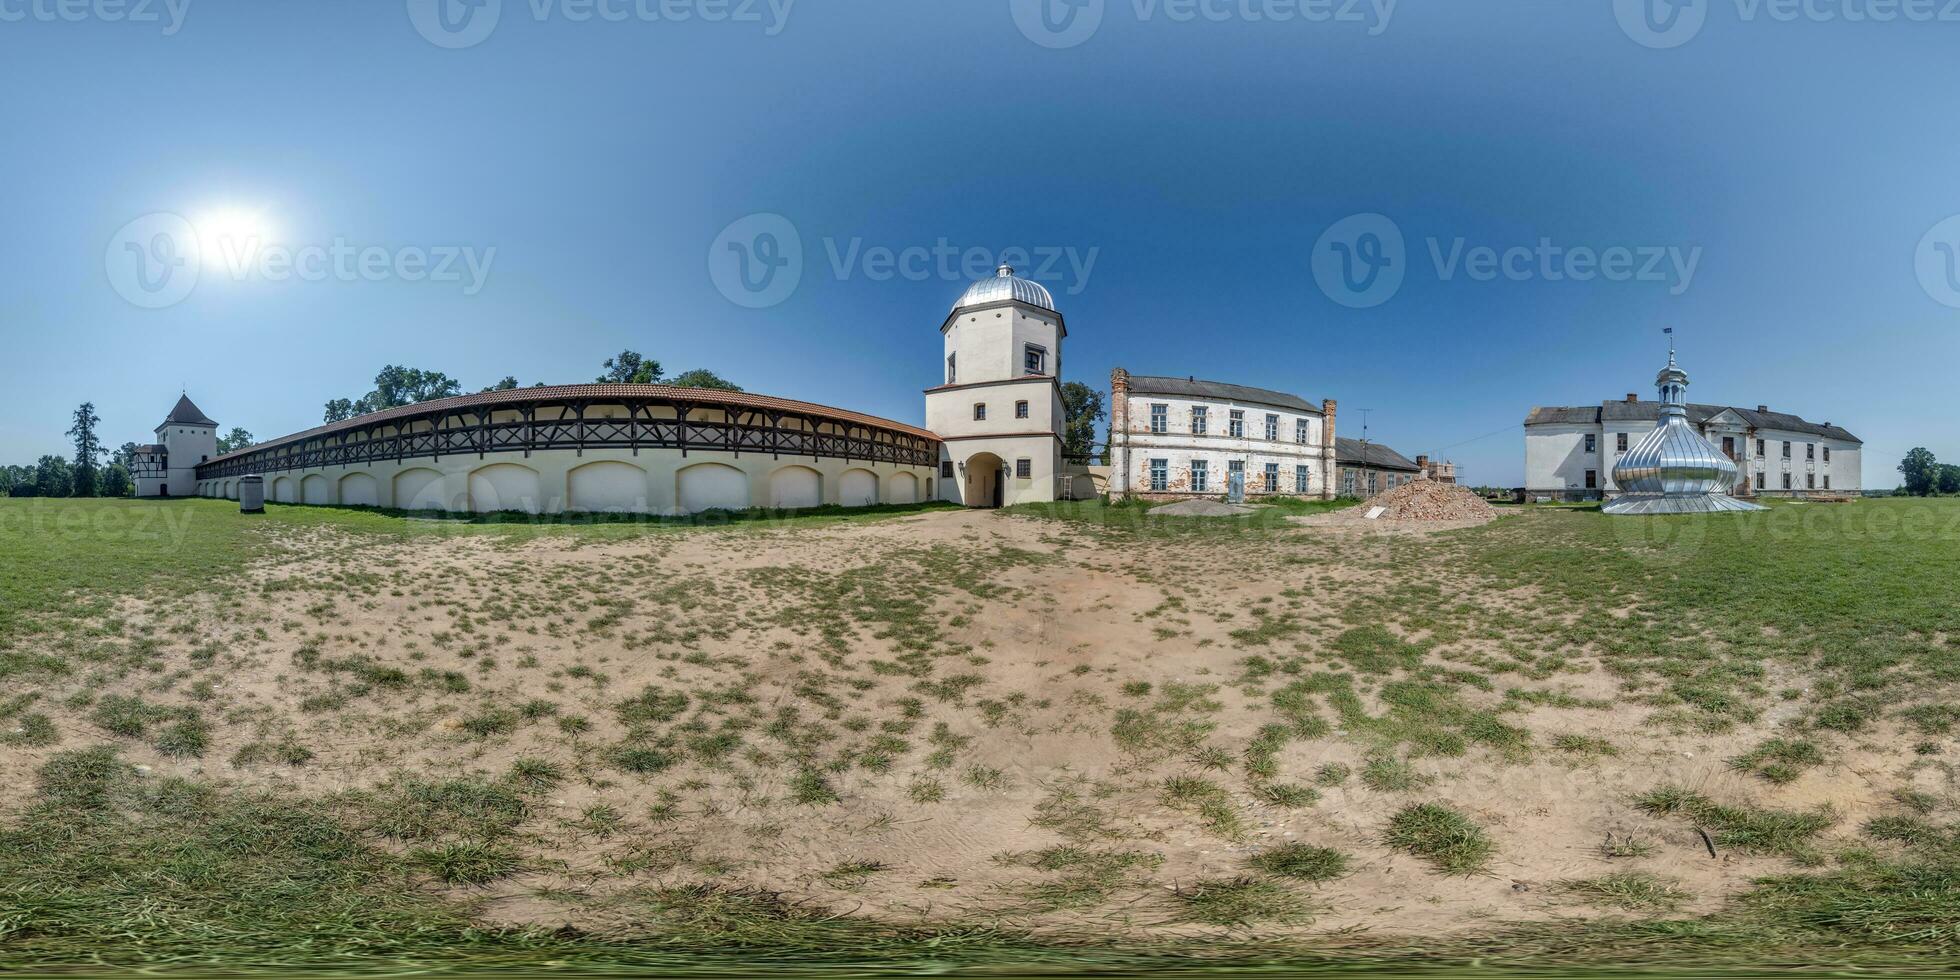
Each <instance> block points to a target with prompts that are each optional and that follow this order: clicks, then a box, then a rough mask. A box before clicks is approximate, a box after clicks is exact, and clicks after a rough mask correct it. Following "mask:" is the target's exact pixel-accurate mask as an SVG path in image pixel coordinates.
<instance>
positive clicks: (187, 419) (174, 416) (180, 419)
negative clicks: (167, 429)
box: [157, 395, 218, 429]
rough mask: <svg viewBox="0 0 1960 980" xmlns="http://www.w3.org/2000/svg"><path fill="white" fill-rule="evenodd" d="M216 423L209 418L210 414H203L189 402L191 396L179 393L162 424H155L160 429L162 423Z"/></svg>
mask: <svg viewBox="0 0 1960 980" xmlns="http://www.w3.org/2000/svg"><path fill="white" fill-rule="evenodd" d="M217 424H218V423H216V422H214V421H212V420H211V417H210V416H208V415H205V414H204V411H203V410H202V409H200V408H198V407H197V406H196V405H193V404H191V396H189V395H179V396H177V406H176V407H175V408H172V409H171V410H170V414H169V415H168V416H167V417H165V418H164V420H163V425H159V426H157V428H159V429H161V428H163V426H164V425H217Z"/></svg>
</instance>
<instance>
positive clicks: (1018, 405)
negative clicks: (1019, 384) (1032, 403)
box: [1014, 402, 1028, 419]
mask: <svg viewBox="0 0 1960 980" xmlns="http://www.w3.org/2000/svg"><path fill="white" fill-rule="evenodd" d="M1014 417H1015V418H1017V419H1024V418H1027V417H1028V403H1027V402H1015V403H1014Z"/></svg>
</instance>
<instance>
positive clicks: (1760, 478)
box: [1524, 395, 1864, 500]
mask: <svg viewBox="0 0 1960 980" xmlns="http://www.w3.org/2000/svg"><path fill="white" fill-rule="evenodd" d="M1660 408H1661V405H1660V403H1659V402H1656V401H1643V400H1641V399H1640V398H1639V396H1637V395H1628V396H1626V398H1625V399H1624V400H1622V401H1609V402H1602V403H1601V404H1598V405H1585V406H1578V407H1551V408H1533V409H1532V410H1531V414H1530V415H1528V416H1527V417H1526V418H1525V421H1524V446H1525V452H1524V457H1525V494H1526V497H1527V499H1535V498H1540V497H1550V498H1554V499H1560V500H1597V499H1601V498H1604V497H1610V496H1612V495H1614V494H1616V493H1618V492H1619V488H1618V487H1616V486H1614V484H1613V464H1614V462H1615V461H1617V460H1618V459H1619V457H1620V455H1621V454H1623V453H1625V452H1626V451H1627V450H1628V448H1630V447H1632V446H1634V445H1636V444H1638V443H1639V442H1640V437H1641V436H1642V435H1644V434H1645V433H1647V432H1649V431H1651V430H1652V429H1653V428H1654V425H1655V423H1656V422H1657V421H1658V419H1659V418H1660ZM1688 424H1689V425H1691V426H1693V427H1694V429H1695V431H1697V432H1699V433H1701V435H1702V436H1703V437H1704V438H1706V439H1707V440H1708V441H1709V442H1711V443H1714V444H1715V445H1716V446H1719V447H1721V450H1722V452H1723V453H1725V454H1727V455H1728V457H1729V458H1730V459H1732V460H1734V461H1735V464H1736V474H1737V475H1736V485H1735V488H1734V490H1733V491H1732V496H1736V497H1752V496H1756V495H1758V494H1765V495H1770V496H1800V495H1803V494H1806V493H1812V492H1815V493H1826V492H1828V493H1847V494H1856V493H1859V492H1860V491H1861V490H1862V489H1863V479H1864V477H1863V473H1862V466H1863V455H1864V452H1863V451H1864V443H1863V442H1861V441H1860V440H1859V439H1858V437H1857V436H1854V435H1852V434H1851V433H1850V432H1847V431H1845V430H1844V429H1842V428H1839V427H1838V426H1835V425H1832V424H1831V423H1829V422H1811V421H1808V420H1805V419H1803V418H1800V417H1798V416H1795V415H1791V414H1789V413H1787V412H1772V411H1770V410H1769V406H1767V405H1758V406H1756V407H1755V409H1754V410H1753V411H1752V410H1750V409H1745V408H1733V407H1729V406H1724V405H1689V406H1688Z"/></svg>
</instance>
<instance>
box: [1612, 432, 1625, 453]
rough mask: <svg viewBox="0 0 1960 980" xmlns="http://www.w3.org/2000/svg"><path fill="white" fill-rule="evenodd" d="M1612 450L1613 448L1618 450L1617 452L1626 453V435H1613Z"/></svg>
mask: <svg viewBox="0 0 1960 980" xmlns="http://www.w3.org/2000/svg"><path fill="white" fill-rule="evenodd" d="M1613 448H1614V449H1616V450H1618V451H1620V452H1626V451H1627V434H1626V433H1624V432H1620V433H1616V434H1615V435H1614V436H1613Z"/></svg>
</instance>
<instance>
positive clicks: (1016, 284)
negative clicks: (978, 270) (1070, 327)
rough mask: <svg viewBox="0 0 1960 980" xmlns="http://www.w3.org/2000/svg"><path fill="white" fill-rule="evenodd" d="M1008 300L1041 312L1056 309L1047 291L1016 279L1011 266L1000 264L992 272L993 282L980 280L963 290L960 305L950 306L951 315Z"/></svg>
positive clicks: (1030, 282) (1039, 286) (1051, 296)
mask: <svg viewBox="0 0 1960 980" xmlns="http://www.w3.org/2000/svg"><path fill="white" fill-rule="evenodd" d="M1009 300H1011V301H1014V302H1017V303H1026V304H1028V305H1029V306H1039V307H1041V308H1042V309H1044V310H1052V309H1054V308H1055V297H1054V294H1052V293H1050V292H1049V291H1048V287H1047V286H1043V285H1042V284H1040V283H1038V282H1035V281H1034V280H1032V279H1023V278H1021V277H1020V276H1017V275H1015V274H1014V267H1013V266H1011V265H1008V264H1006V263H1002V264H1001V266H1000V268H998V269H995V270H994V276H993V278H991V279H982V280H980V281H978V282H976V283H974V284H973V285H971V286H968V287H966V292H965V293H962V294H961V295H960V299H959V302H957V303H954V304H953V312H955V313H958V312H959V311H961V310H964V309H966V308H968V307H973V306H985V305H987V304H989V303H1000V302H1006V301H1009Z"/></svg>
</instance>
